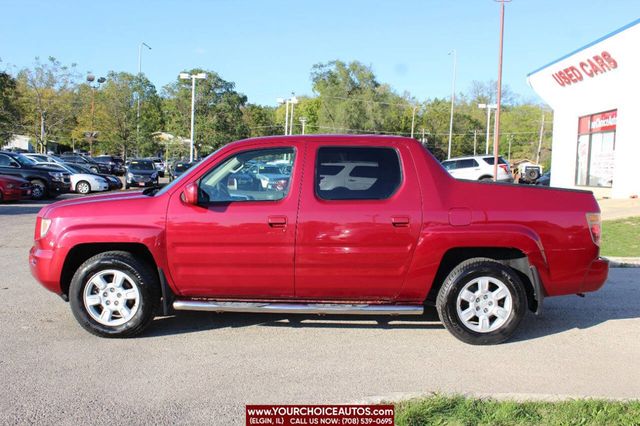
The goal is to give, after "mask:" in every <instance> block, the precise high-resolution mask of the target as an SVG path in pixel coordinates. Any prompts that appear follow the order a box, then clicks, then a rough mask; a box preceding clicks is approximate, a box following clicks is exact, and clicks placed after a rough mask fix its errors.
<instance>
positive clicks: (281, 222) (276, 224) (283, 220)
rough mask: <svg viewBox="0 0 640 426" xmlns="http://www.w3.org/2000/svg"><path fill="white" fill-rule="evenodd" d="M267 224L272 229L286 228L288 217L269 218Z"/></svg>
mask: <svg viewBox="0 0 640 426" xmlns="http://www.w3.org/2000/svg"><path fill="white" fill-rule="evenodd" d="M267 223H268V224H269V226H270V227H272V228H284V227H285V226H287V217H286V216H269V217H268V218H267Z"/></svg>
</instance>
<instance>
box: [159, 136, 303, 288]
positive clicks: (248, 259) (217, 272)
mask: <svg viewBox="0 0 640 426" xmlns="http://www.w3.org/2000/svg"><path fill="white" fill-rule="evenodd" d="M303 149H304V145H303V144H302V143H297V142H291V141H290V142H289V143H288V144H287V145H282V146H279V147H277V148H274V147H267V146H264V145H261V144H256V145H255V146H253V147H246V146H244V147H243V148H240V149H236V150H233V151H230V152H229V153H227V154H226V155H225V156H224V158H221V159H220V160H219V161H215V163H212V165H211V167H209V168H208V169H207V170H204V171H202V172H200V173H199V175H197V176H194V177H189V178H188V180H185V184H187V183H188V182H193V181H194V179H196V181H197V182H198V185H199V205H197V206H194V205H190V204H186V203H185V202H184V201H183V200H182V199H181V191H176V192H175V193H174V194H173V195H172V196H171V200H170V202H169V208H168V211H167V228H166V229H167V258H168V263H169V271H170V273H171V277H172V278H173V281H174V283H175V285H176V287H177V288H178V289H179V292H180V294H181V295H183V296H191V297H197V296H201V297H218V298H231V299H233V298H244V299H246V298H256V299H265V298H274V299H278V298H289V297H292V296H293V294H294V283H293V280H294V273H293V260H294V243H295V231H296V215H297V209H298V197H299V186H300V185H299V181H300V179H301V176H302V171H301V167H300V166H301V165H302V158H304V153H303ZM262 166H264V167H267V166H268V167H274V168H277V169H278V171H279V172H280V173H278V174H277V175H274V178H273V179H272V178H269V177H265V176H261V175H260V174H258V173H256V170H258V169H260V167H262Z"/></svg>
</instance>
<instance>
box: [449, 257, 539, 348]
mask: <svg viewBox="0 0 640 426" xmlns="http://www.w3.org/2000/svg"><path fill="white" fill-rule="evenodd" d="M526 307H527V295H526V293H525V291H524V286H523V283H522V281H521V280H520V277H519V276H518V274H517V273H516V272H515V271H514V270H513V269H511V268H509V267H507V266H505V265H503V264H501V263H499V262H496V261H495V260H493V259H488V258H473V259H469V260H466V261H464V262H462V263H460V264H459V265H458V266H456V267H455V268H454V269H453V270H452V271H451V273H450V274H449V276H448V277H447V278H446V280H445V282H444V284H443V285H442V288H441V289H440V292H439V293H438V298H437V300H436V308H437V310H438V315H439V316H440V320H441V321H442V322H443V324H444V326H445V327H446V328H447V330H449V332H450V333H451V334H453V335H454V336H455V337H456V338H458V339H459V340H462V341H463V342H465V343H469V344H472V345H492V344H498V343H502V342H504V341H506V340H507V339H509V338H510V337H511V336H512V335H513V333H514V332H515V330H516V328H517V327H518V325H519V324H520V322H521V321H522V318H524V315H525V312H526Z"/></svg>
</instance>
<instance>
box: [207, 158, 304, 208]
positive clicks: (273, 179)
mask: <svg viewBox="0 0 640 426" xmlns="http://www.w3.org/2000/svg"><path fill="white" fill-rule="evenodd" d="M294 160H295V151H294V149H293V148H273V149H259V150H253V151H245V152H242V153H239V154H236V155H234V156H232V157H230V158H228V159H226V160H225V161H223V162H222V163H221V164H218V165H217V166H215V167H214V168H213V169H211V170H210V171H209V172H208V173H207V174H206V175H204V177H203V178H202V179H200V183H199V191H198V193H199V194H198V197H199V202H201V203H204V204H206V203H230V202H236V201H277V200H281V199H283V198H284V197H286V196H287V194H288V193H289V189H290V186H291V185H290V181H291V174H292V170H293V164H294Z"/></svg>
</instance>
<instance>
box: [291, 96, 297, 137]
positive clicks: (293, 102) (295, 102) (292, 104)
mask: <svg viewBox="0 0 640 426" xmlns="http://www.w3.org/2000/svg"><path fill="white" fill-rule="evenodd" d="M292 95H293V96H292V97H291V99H289V103H290V104H291V117H289V126H290V127H289V134H290V135H292V134H293V107H294V105H296V104H297V103H298V98H296V95H295V94H293V93H292Z"/></svg>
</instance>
